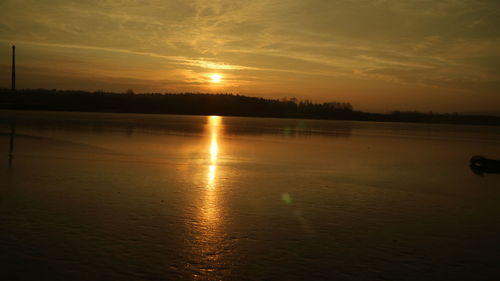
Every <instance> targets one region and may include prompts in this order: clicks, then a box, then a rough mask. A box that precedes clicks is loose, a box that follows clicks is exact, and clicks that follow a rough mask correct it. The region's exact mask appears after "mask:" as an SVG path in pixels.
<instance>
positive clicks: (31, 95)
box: [0, 89, 500, 125]
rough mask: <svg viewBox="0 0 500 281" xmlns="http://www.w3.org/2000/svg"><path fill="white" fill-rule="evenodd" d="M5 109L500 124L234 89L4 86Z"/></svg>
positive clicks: (0, 100) (0, 95)
mask: <svg viewBox="0 0 500 281" xmlns="http://www.w3.org/2000/svg"><path fill="white" fill-rule="evenodd" d="M0 109H20V110H56V111H80V112H116V113H152V114H190V115H223V116H254V117H280V118H310V119H338V120H359V121H385V122H426V123H458V124H480V125H500V117H497V116H482V115H459V114H456V113H454V114H441V113H440V114H436V113H421V112H416V111H407V112H402V111H395V112H392V113H389V114H380V113H367V112H362V111H356V110H354V109H353V106H352V105H351V104H350V103H347V102H325V103H314V102H312V101H310V100H303V101H299V100H297V99H295V98H291V99H282V100H278V99H264V98H257V97H248V96H243V95H234V94H227V93H226V94H202V93H181V94H161V93H152V94H135V93H133V92H132V91H127V92H126V93H110V92H103V91H96V92H86V91H61V90H47V89H26V90H18V91H15V92H14V91H11V90H10V89H0Z"/></svg>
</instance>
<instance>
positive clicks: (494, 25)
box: [0, 0, 500, 96]
mask: <svg viewBox="0 0 500 281" xmlns="http://www.w3.org/2000/svg"><path fill="white" fill-rule="evenodd" d="M499 13H500V2H499V1H496V0H480V1H473V0H443V1H431V0H408V1H399V0H341V1H323V0H310V1H300V0H254V1H234V0H211V1H209V0H190V1H181V0H100V1H97V0H89V1H76V0H44V1H39V0H23V1H18V0H4V1H1V2H0V16H1V17H2V19H3V22H2V24H1V25H0V37H1V38H3V40H1V41H2V42H9V43H10V42H17V43H18V44H23V43H24V44H30V45H33V46H35V45H36V46H38V47H40V48H38V49H37V50H36V51H34V52H33V54H32V56H33V58H34V59H33V62H35V61H36V59H35V57H36V58H38V60H40V61H42V60H43V59H42V58H43V57H46V56H48V55H49V54H53V53H54V50H50V49H51V48H62V49H68V50H74V55H73V57H75V59H77V60H81V61H83V60H86V59H88V60H93V63H95V64H96V65H99V67H101V68H107V69H108V72H112V71H115V73H116V75H125V72H126V73H133V72H134V71H142V72H143V73H144V69H147V68H148V66H147V65H148V64H149V67H150V69H151V71H152V72H154V73H150V76H152V77H158V76H161V73H162V71H163V70H164V69H165V68H166V69H169V70H170V69H177V70H179V71H180V70H186V71H189V73H190V74H189V75H192V76H193V77H198V76H202V75H205V74H206V73H208V72H210V71H220V72H224V73H226V75H227V77H228V78H229V77H230V78H231V80H228V81H231V82H232V83H234V85H243V84H245V85H248V83H250V81H251V82H252V83H255V87H258V85H259V83H262V85H266V87H268V86H269V82H270V81H275V82H276V84H280V85H284V84H290V85H289V87H288V88H282V89H281V91H288V90H290V89H298V88H301V89H305V88H307V86H308V85H315V86H316V84H317V83H318V81H320V83H322V85H321V87H322V88H325V89H327V88H329V87H330V88H331V91H330V92H334V91H335V90H336V89H337V88H335V85H334V84H332V83H329V81H328V79H330V80H331V79H333V78H335V79H337V78H342V79H345V81H354V82H352V83H359V81H361V80H362V81H363V83H366V87H365V90H366V91H367V92H370V91H371V90H370V88H369V87H370V85H373V84H377V83H396V84H399V85H400V86H398V87H401V91H404V89H405V88H404V87H407V88H406V89H408V91H411V87H412V85H420V86H422V85H423V86H429V87H440V88H444V89H448V90H464V89H466V90H467V91H473V92H476V93H477V95H478V96H481V95H482V93H483V92H484V91H488V93H489V92H491V87H490V86H488V87H487V86H485V85H496V84H495V83H497V82H498V81H500V78H499V77H500V76H499V75H498V73H500V65H499V64H498V62H497V61H498V54H499V53H500V30H499V29H498V26H500V15H499ZM43 48H46V49H43ZM86 52H87V53H86ZM65 55H66V56H67V57H68V58H70V57H71V56H72V55H71V52H70V51H67V52H65ZM126 55H129V56H130V58H129V59H126V60H127V61H128V63H129V65H128V66H126V65H125V63H124V62H123V60H124V58H125V56H126ZM76 56H79V57H78V58H76ZM113 65H119V66H120V67H128V68H129V70H127V71H119V70H118V68H117V67H114V66H113ZM64 67H68V68H70V67H72V68H74V67H75V66H70V65H66V66H64ZM155 73H156V74H155ZM127 75H128V74H127ZM285 75H289V76H288V77H286V78H285ZM297 75H302V78H301V79H296V77H297ZM123 77H124V78H125V77H126V76H123ZM271 77H272V78H271ZM181 79H184V80H183V81H181V82H183V83H184V82H186V81H187V82H186V83H187V84H186V85H188V84H189V81H188V80H189V79H188V77H187V76H183V78H181ZM186 79H187V80H186ZM275 79H282V80H280V81H277V80H275ZM291 80H293V81H294V82H289V81H291ZM356 80H359V81H358V82H355V81H356ZM368 80H369V81H371V82H370V83H368V82H366V81H368ZM285 81H287V82H285ZM404 85H406V86H404ZM75 87H77V86H76V85H75ZM311 87H312V86H311ZM357 87H359V85H354V84H353V85H352V87H351V88H352V89H354V88H356V89H357ZM186 89H187V88H186ZM485 89H488V90H485ZM258 91H261V92H265V91H266V89H265V88H262V89H260V90H258ZM325 92H327V91H326V90H325Z"/></svg>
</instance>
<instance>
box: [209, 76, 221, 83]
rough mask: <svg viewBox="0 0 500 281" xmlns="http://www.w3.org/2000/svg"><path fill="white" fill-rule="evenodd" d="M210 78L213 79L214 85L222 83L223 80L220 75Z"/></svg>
mask: <svg viewBox="0 0 500 281" xmlns="http://www.w3.org/2000/svg"><path fill="white" fill-rule="evenodd" d="M210 77H211V78H212V83H220V80H221V78H222V76H221V75H220V74H212V75H211V76H210Z"/></svg>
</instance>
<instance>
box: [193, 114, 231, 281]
mask: <svg viewBox="0 0 500 281" xmlns="http://www.w3.org/2000/svg"><path fill="white" fill-rule="evenodd" d="M221 133H222V125H221V117H220V116H209V117H207V125H206V138H205V141H207V144H206V145H207V146H205V147H206V148H205V149H207V150H205V151H206V152H205V153H204V154H205V155H206V158H205V161H203V162H204V163H203V164H202V165H203V166H202V167H203V170H204V169H207V170H205V171H206V173H205V172H204V173H203V174H204V176H203V178H205V179H206V181H205V183H204V185H203V189H202V190H201V191H202V194H200V195H201V197H200V199H201V201H200V216H199V217H198V222H199V223H198V224H197V226H198V227H196V228H195V229H193V230H194V233H196V234H195V235H196V237H195V240H194V241H193V242H194V245H193V253H194V254H195V256H196V257H197V258H196V259H197V260H198V261H197V262H198V264H199V265H200V266H201V268H198V270H199V271H200V272H201V273H202V275H206V276H212V275H213V276H216V275H217V274H219V273H220V272H219V273H218V272H216V270H214V268H220V266H221V264H220V263H221V262H222V260H223V257H222V256H223V252H221V249H222V248H223V247H222V245H223V244H224V233H223V229H222V228H223V225H222V222H223V219H222V218H221V216H222V214H221V209H220V203H221V202H220V200H221V198H220V194H221V190H220V189H221V186H220V183H219V182H218V179H220V176H218V174H217V173H219V172H220V171H219V169H218V161H219V153H220V143H219V142H220V141H219V138H220V135H221Z"/></svg>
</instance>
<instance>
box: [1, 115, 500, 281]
mask: <svg viewBox="0 0 500 281" xmlns="http://www.w3.org/2000/svg"><path fill="white" fill-rule="evenodd" d="M14 129H15V131H14ZM11 142H12V145H11ZM0 147H1V148H0V149H1V153H0V161H1V162H0V167H1V168H0V169H1V172H0V264H1V265H2V279H3V280H498V279H500V267H499V266H498V265H499V264H500V255H499V253H500V243H499V239H500V204H499V202H500V175H499V174H483V175H478V174H475V173H474V172H473V171H471V169H470V168H469V159H470V158H471V157H472V156H474V155H483V156H486V157H490V158H494V159H500V128H499V127H488V126H461V125H436V124H403V123H376V122H354V121H322V120H299V119H273V118H244V117H219V116H177V115H143V114H108V113H65V112H30V111H0ZM10 150H12V157H10V156H9V154H10V153H9V152H10Z"/></svg>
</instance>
